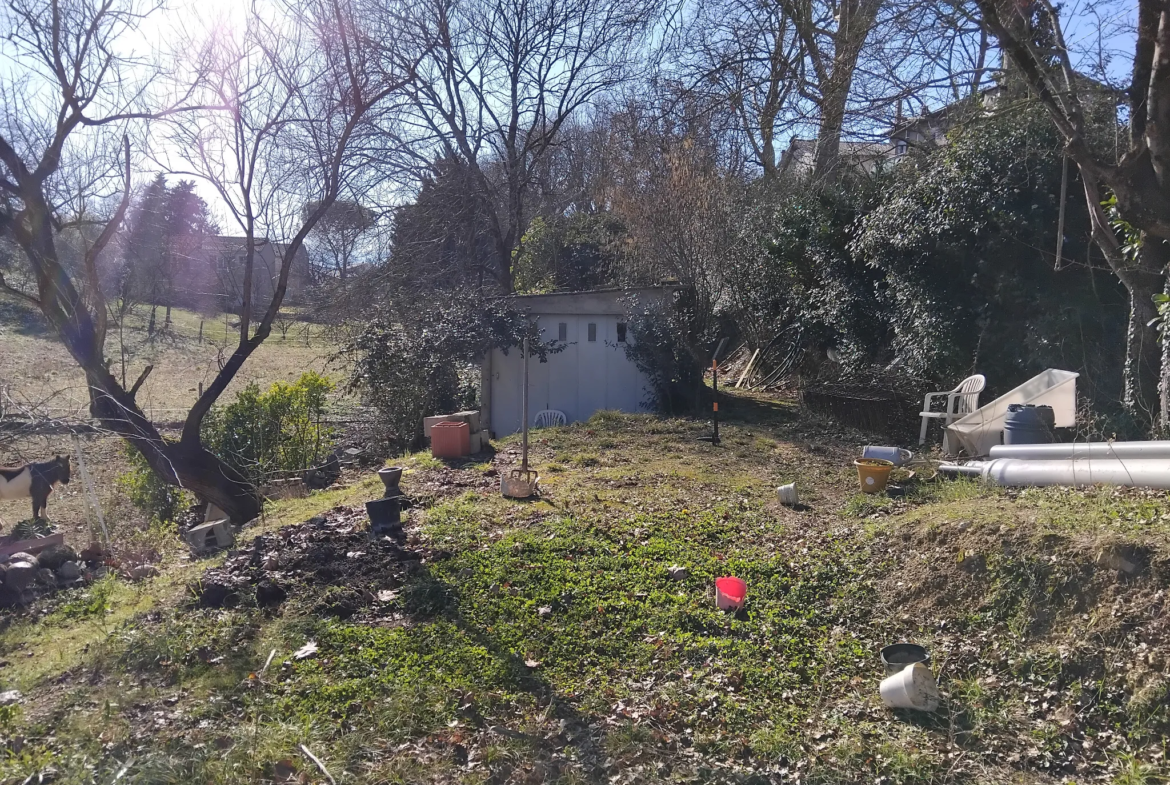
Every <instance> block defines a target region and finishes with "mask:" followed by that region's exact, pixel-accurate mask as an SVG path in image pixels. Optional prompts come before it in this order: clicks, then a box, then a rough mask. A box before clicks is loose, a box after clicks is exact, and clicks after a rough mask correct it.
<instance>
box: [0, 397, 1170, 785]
mask: <svg viewBox="0 0 1170 785" xmlns="http://www.w3.org/2000/svg"><path fill="white" fill-rule="evenodd" d="M725 409H726V410H727V414H726V416H727V422H726V424H725V426H724V428H723V437H724V441H723V444H722V445H721V446H719V447H712V445H710V444H709V443H704V442H701V441H698V440H697V437H699V436H700V435H702V434H704V433H706V431H707V425H706V424H704V423H702V422H697V421H692V420H685V419H659V418H654V417H649V416H619V415H613V414H607V413H602V414H599V415H598V416H596V417H594V418H593V419H592V420H590V421H589V422H588V423H583V424H578V425H574V426H570V427H566V428H558V429H549V430H545V431H540V432H538V433H536V434H535V435H534V441H533V445H534V462H535V464H536V466H537V467H538V468H539V469H540V471H541V474H542V488H543V495H542V498H541V499H540V500H538V501H530V502H519V501H510V500H506V499H503V498H502V497H500V495H499V494H498V492H497V491H496V490H495V488H496V487H497V483H498V474H499V473H500V472H502V471H506V470H507V469H508V468H509V467H510V466H511V465H513V464H515V463H517V462H518V460H519V456H518V454H517V440H516V439H514V438H512V439H507V440H503V441H502V442H496V443H494V448H495V450H496V452H495V453H494V455H493V456H491V457H490V459H489V458H487V457H483V458H482V461H483V462H482V463H470V462H469V463H466V464H460V465H456V466H445V465H443V464H441V463H440V462H437V461H434V460H433V459H430V458H429V457H427V456H423V455H416V456H411V457H409V458H407V459H406V460H405V465H406V466H407V468H408V471H407V473H406V474H405V476H404V478H403V482H402V485H403V489H404V490H405V491H406V492H407V493H409V494H411V495H412V496H413V497H414V498H415V500H416V505H415V506H414V507H413V508H412V509H411V510H409V512H408V513H407V515H408V517H409V523H408V524H407V526H406V535H407V537H406V540H405V542H404V543H403V546H402V547H403V551H402V553H407V554H410V555H411V558H412V559H413V560H412V561H410V562H409V564H407V563H406V562H402V563H401V564H403V565H406V566H408V567H409V568H410V569H408V570H405V569H404V571H398V572H393V574H391V571H390V570H389V569H388V570H387V572H386V578H385V581H386V582H385V588H384V590H382V589H381V586H380V585H379V584H377V580H378V574H377V573H376V572H375V573H374V577H373V578H372V579H371V578H370V575H369V574H368V573H364V574H363V581H366V582H365V583H361V584H360V585H359V584H358V583H356V582H354V581H352V580H347V579H345V578H337V579H335V580H332V581H324V582H322V581H321V580H317V579H315V580H314V581H301V580H298V579H295V577H293V576H294V573H293V572H289V571H287V570H288V569H289V568H288V566H287V562H282V561H281V559H282V558H283V556H282V549H285V548H288V549H292V548H293V547H294V545H293V543H295V542H296V541H297V539H296V538H297V537H298V536H299V535H298V533H297V532H298V530H300V529H302V528H303V527H301V526H299V525H298V522H299V521H303V520H306V519H308V518H310V517H311V516H314V515H317V514H321V515H323V519H322V520H327V521H329V522H330V523H329V524H328V525H333V524H332V522H333V521H340V522H345V521H354V520H358V519H360V518H361V511H360V504H361V503H362V502H364V501H366V500H368V499H371V498H374V497H375V496H377V495H379V494H380V484H379V483H378V481H377V480H376V479H374V478H372V477H371V478H369V479H366V480H362V481H359V482H354V483H352V484H351V485H349V486H348V487H346V488H343V489H339V490H332V491H328V492H325V493H321V494H316V495H314V496H311V497H309V498H308V499H298V500H290V501H287V502H279V503H277V504H275V505H274V506H272V507H271V508H270V509H269V511H268V513H267V515H266V518H265V520H263V521H262V522H260V523H259V524H258V525H256V526H254V527H253V528H250V529H248V530H245V532H244V533H243V534H242V536H241V540H240V543H239V545H240V551H239V555H238V556H234V557H230V558H229V563H243V562H248V561H249V560H251V563H252V565H253V567H252V568H251V569H263V570H264V571H265V573H264V574H265V575H266V576H269V577H270V578H271V579H272V580H273V581H279V582H281V583H282V585H283V587H284V589H286V590H287V595H288V596H287V599H286V600H284V602H282V603H280V604H279V606H275V607H274V606H271V605H268V606H263V607H262V605H263V604H262V603H261V602H260V601H259V600H258V598H259V597H260V593H259V587H257V588H256V590H255V592H254V593H250V592H251V591H252V590H251V589H247V590H244V591H242V593H241V595H240V598H239V601H238V602H236V603H235V604H234V605H232V606H231V607H227V608H222V607H213V608H208V607H200V606H199V605H198V603H196V602H194V600H193V595H192V593H191V591H192V590H194V592H195V593H196V594H198V592H199V591H200V587H201V586H202V585H204V584H203V583H201V581H207V580H210V578H209V577H203V578H201V577H200V575H201V573H202V571H203V570H204V569H205V568H215V567H218V566H219V565H220V563H221V562H222V561H223V557H218V558H215V559H211V560H206V561H200V562H192V561H189V560H187V559H186V558H185V557H182V556H181V555H180V554H179V553H178V549H177V548H173V549H172V550H171V551H170V553H171V556H170V561H169V563H168V567H167V569H165V570H164V571H163V573H162V574H161V575H160V576H159V577H157V578H154V579H152V580H149V581H146V582H144V583H141V584H136V585H127V584H123V583H120V582H117V581H109V582H108V583H106V584H102V585H100V586H93V587H90V588H88V589H87V590H85V591H76V592H74V593H72V594H69V593H66V594H64V595H60V596H59V597H58V598H57V599H56V600H54V601H52V602H49V603H45V604H44V605H43V607H40V606H39V607H34V608H32V609H29V610H26V611H23V612H21V613H14V614H11V615H9V616H7V617H5V620H4V622H3V623H4V624H5V625H6V626H5V628H4V632H3V639H2V641H0V660H2V662H3V667H2V668H0V690H3V689H19V690H20V691H21V692H22V693H23V697H22V698H21V700H20V701H19V702H18V703H16V704H13V705H12V706H8V707H5V708H2V709H0V735H2V736H3V737H4V740H5V741H4V745H3V746H2V747H0V749H2V750H3V751H2V752H0V782H13V783H20V782H26V781H27V782H36V781H38V779H37V778H38V776H40V777H41V778H42V780H41V781H45V777H46V773H48V775H49V777H48V778H49V779H52V781H54V782H69V783H73V782H76V783H83V782H95V781H96V782H113V781H117V782H119V783H124V782H125V783H129V782H135V783H139V782H140V783H160V782H175V783H180V782H182V783H186V782H200V783H236V782H255V783H269V782H326V781H329V779H332V780H333V781H336V782H339V783H341V782H349V783H390V782H485V783H489V782H490V783H504V782H516V783H529V782H531V783H538V782H611V783H619V782H646V781H661V782H675V781H678V782H683V781H687V782H696V781H702V782H708V781H726V782H807V783H812V782H820V783H837V782H866V783H874V782H878V783H917V782H969V783H986V782H991V783H1064V782H1078V783H1081V782H1110V783H1159V782H1165V781H1166V777H1167V776H1168V775H1170V768H1168V767H1167V763H1166V758H1165V753H1166V750H1165V744H1166V738H1167V734H1168V733H1170V669H1168V668H1170V666H1168V663H1167V652H1168V649H1167V645H1168V644H1170V615H1168V614H1167V609H1166V599H1167V598H1166V587H1167V584H1168V582H1170V560H1168V558H1167V542H1168V538H1170V525H1168V521H1170V499H1168V498H1167V495H1166V494H1164V493H1151V492H1141V491H1125V492H1119V491H1113V490H1109V489H1096V490H1090V491H1086V492H1073V491H1068V490H1061V489H1049V490H1043V491H1040V490H1033V491H1027V492H1022V493H1021V492H1015V491H1003V490H996V489H990V488H985V487H982V486H980V485H978V484H975V483H973V482H944V481H923V480H919V479H918V478H910V479H907V480H906V481H904V482H903V486H902V487H903V488H904V489H905V493H904V495H902V496H900V497H897V498H889V497H885V496H881V497H876V498H871V497H862V496H861V495H860V494H857V493H856V489H857V479H856V474H855V472H854V470H853V468H852V466H851V465H850V458H851V456H852V455H854V454H856V453H857V452H858V450H859V447H860V445H861V444H862V443H863V441H862V438H863V437H862V436H861V435H859V434H855V433H851V432H847V431H844V430H842V429H840V428H838V427H836V426H833V425H831V424H828V423H825V422H823V421H816V420H807V419H802V418H801V416H799V415H798V412H797V411H796V410H795V408H794V407H792V406H790V405H788V404H785V403H776V402H770V401H762V400H754V399H751V398H747V397H744V398H740V399H738V400H736V401H735V402H734V403H733V404H731V405H728V406H726V407H725ZM790 481H795V482H796V483H797V486H798V489H799V492H800V494H801V498H802V501H803V502H805V506H804V507H803V508H801V509H790V508H786V507H782V506H780V505H779V504H778V503H777V502H776V501H775V487H776V486H777V485H780V484H782V483H785V482H790ZM339 531H340V530H339ZM339 536H340V535H339ZM347 536H353V535H347ZM254 537H259V538H260V539H258V540H257V541H256V544H255V545H253V543H252V540H253V538H254ZM347 547H349V546H347ZM376 547H381V546H379V545H378V544H376V543H371V544H370V546H369V548H364V547H363V548H359V549H355V550H353V551H350V552H349V553H348V554H344V552H343V556H344V557H348V558H349V559H350V560H352V561H354V562H355V563H356V562H359V561H362V560H363V559H364V560H365V561H362V563H363V564H369V554H365V553H363V551H365V550H369V549H372V548H376ZM386 552H387V553H391V551H386ZM393 552H394V553H398V551H393ZM251 554H254V556H253V555H251ZM395 558H397V557H395ZM403 558H405V557H403ZM345 560H346V559H345V558H342V559H341V561H343V562H344V561H345ZM261 562H263V564H264V566H263V567H262V568H260V567H256V566H255V565H257V564H260V563H261ZM282 564H283V565H284V566H282ZM229 566H230V564H229ZM322 566H329V567H330V569H333V567H336V566H338V565H322ZM375 566H376V563H375ZM400 566H401V565H400ZM672 566H681V567H684V568H686V570H687V571H688V575H687V576H686V577H685V578H683V579H681V580H673V579H672V578H671V577H670V575H669V573H668V568H670V567H672ZM397 569H398V567H395V570H397ZM282 570H285V571H283V572H282ZM297 574H301V573H297ZM305 574H308V573H305ZM322 574H324V573H323V572H318V573H317V578H318V579H319V578H320V576H321V575H322ZM210 575H211V573H208V576H210ZM719 575H737V576H739V577H741V578H743V579H745V580H746V581H747V584H748V601H747V606H746V608H745V609H744V610H742V611H740V612H739V613H736V614H729V613H724V612H721V611H718V610H717V609H716V608H715V607H714V604H713V600H712V581H713V579H714V578H715V577H716V576H719ZM403 576H405V577H403ZM370 580H373V581H374V583H370V582H369V581H370ZM343 593H348V594H347V595H346V596H348V597H349V599H348V600H347V602H348V604H344V605H343V604H339V603H338V602H337V599H338V597H339V596H340V595H341V594H343ZM339 607H344V608H345V612H344V613H342V612H340V611H337V610H336V609H337V608H339ZM898 640H911V641H915V642H918V643H921V644H923V645H925V646H927V647H928V648H929V649H930V651H931V654H932V657H933V668H934V671H935V672H936V673H937V674H938V675H939V680H940V686H941V689H942V691H943V694H944V701H943V705H942V707H941V708H940V710H939V711H938V712H937V713H935V714H933V715H924V714H915V713H913V712H902V711H897V712H895V711H890V710H887V709H885V708H884V707H883V706H882V705H881V702H880V699H879V698H878V694H877V687H878V682H879V681H880V678H881V676H882V673H881V667H880V663H879V661H878V656H877V651H878V649H879V648H880V647H881V646H882V645H884V644H886V643H889V642H895V641H898ZM310 642H311V643H312V644H314V646H313V647H309V649H311V651H309V650H307V649H304V648H303V647H305V646H306V644H308V643H310ZM273 652H275V653H273ZM298 652H300V656H298V654H297V653H298ZM266 666H267V667H266ZM325 772H328V774H326V773H325ZM30 777H31V779H27V778H30Z"/></svg>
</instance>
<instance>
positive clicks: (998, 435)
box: [943, 368, 1080, 458]
mask: <svg viewBox="0 0 1170 785" xmlns="http://www.w3.org/2000/svg"><path fill="white" fill-rule="evenodd" d="M1079 375H1080V374H1077V373H1073V372H1072V371H1061V370H1057V369H1055V368H1049V369H1048V370H1046V371H1044V372H1043V373H1039V374H1037V375H1035V376H1033V377H1032V378H1031V379H1029V380H1028V381H1026V382H1024V383H1023V384H1021V385H1020V386H1019V387H1016V388H1015V389H1014V390H1011V391H1009V392H1006V393H1004V394H1003V395H1001V396H999V397H998V398H996V399H995V400H994V401H992V402H991V403H989V404H987V405H986V406H981V407H979V408H978V409H976V410H975V411H973V412H971V413H970V414H967V415H965V416H963V417H962V418H961V419H958V420H955V421H954V422H953V423H951V424H950V425H949V426H947V429H946V433H945V434H944V436H943V452H944V453H945V454H947V455H958V454H959V451H960V450H962V451H963V452H966V453H967V455H968V456H970V457H972V458H979V457H982V456H985V455H988V454H989V453H990V452H991V448H992V447H995V446H997V445H999V443H1000V441H1001V440H1002V436H1003V418H1004V416H1005V415H1006V414H1007V408H1008V406H1009V405H1010V404H1013V403H1030V404H1034V405H1036V406H1051V407H1052V413H1053V415H1055V417H1056V427H1057V428H1068V427H1071V426H1072V425H1075V424H1076V420H1077V377H1078V376H1079Z"/></svg>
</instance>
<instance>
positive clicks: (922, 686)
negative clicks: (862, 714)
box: [881, 662, 939, 711]
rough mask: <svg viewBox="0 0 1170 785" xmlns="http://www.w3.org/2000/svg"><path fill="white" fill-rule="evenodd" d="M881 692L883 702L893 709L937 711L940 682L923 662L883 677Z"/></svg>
mask: <svg viewBox="0 0 1170 785" xmlns="http://www.w3.org/2000/svg"><path fill="white" fill-rule="evenodd" d="M881 694H882V703H884V704H886V705H887V706H889V707H890V708H891V709H917V710H918V711H935V710H936V709H937V708H938V703H939V694H938V684H937V683H935V680H934V673H933V672H932V671H931V670H930V668H928V667H926V666H925V665H923V664H922V663H921V662H916V663H914V664H913V665H909V666H907V667H905V668H903V669H902V670H901V671H899V672H898V673H895V674H894V675H893V676H887V677H886V678H884V679H882V684H881Z"/></svg>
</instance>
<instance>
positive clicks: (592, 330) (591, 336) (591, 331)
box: [589, 322, 597, 341]
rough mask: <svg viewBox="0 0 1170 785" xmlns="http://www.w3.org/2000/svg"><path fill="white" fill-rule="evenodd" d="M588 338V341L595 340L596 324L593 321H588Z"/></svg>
mask: <svg viewBox="0 0 1170 785" xmlns="http://www.w3.org/2000/svg"><path fill="white" fill-rule="evenodd" d="M589 340H590V341H596V340H597V324H596V323H594V322H590V323H589Z"/></svg>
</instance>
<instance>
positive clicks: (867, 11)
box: [813, 0, 881, 182]
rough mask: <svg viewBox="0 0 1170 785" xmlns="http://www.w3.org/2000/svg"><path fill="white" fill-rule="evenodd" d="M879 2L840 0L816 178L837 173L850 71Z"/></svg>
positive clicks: (823, 88)
mask: <svg viewBox="0 0 1170 785" xmlns="http://www.w3.org/2000/svg"><path fill="white" fill-rule="evenodd" d="M880 5H881V2H880V0H847V1H846V2H844V3H842V4H841V7H840V17H839V20H838V22H837V34H836V35H835V36H834V41H833V49H834V52H833V64H832V70H831V71H830V72H829V74H828V79H826V80H825V81H824V83H823V84H822V85H821V106H820V109H821V121H820V125H819V127H818V129H817V148H816V162H815V164H814V166H813V177H814V178H815V179H816V180H818V181H823V182H828V181H832V180H833V179H835V177H836V172H837V164H838V159H839V158H840V156H841V131H842V129H843V128H844V125H845V106H846V104H847V103H848V101H849V90H850V89H851V88H852V86H853V74H854V72H855V71H856V70H857V59H858V57H860V55H861V47H862V45H864V44H865V39H866V38H868V37H869V31H870V29H871V28H872V27H873V23H874V19H875V17H876V16H877V12H878V7H879V6H880Z"/></svg>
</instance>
